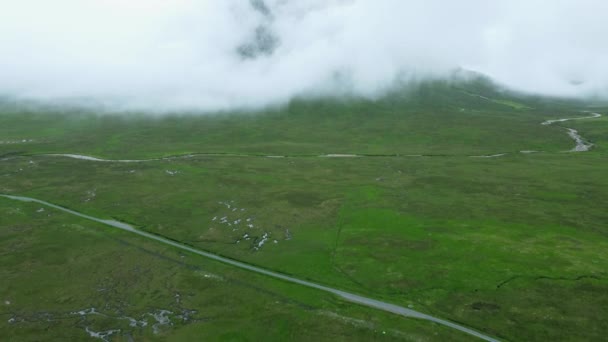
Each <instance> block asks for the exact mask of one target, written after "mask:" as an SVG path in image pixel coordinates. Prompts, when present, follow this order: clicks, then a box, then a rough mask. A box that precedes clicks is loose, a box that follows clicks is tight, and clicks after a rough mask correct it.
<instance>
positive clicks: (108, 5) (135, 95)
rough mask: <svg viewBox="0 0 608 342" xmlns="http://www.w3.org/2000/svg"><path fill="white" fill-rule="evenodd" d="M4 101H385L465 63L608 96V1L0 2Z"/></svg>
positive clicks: (532, 84)
mask: <svg viewBox="0 0 608 342" xmlns="http://www.w3.org/2000/svg"><path fill="white" fill-rule="evenodd" d="M0 9H1V12H2V20H0V94H2V95H15V96H19V97H23V98H33V99H43V100H44V99H52V100H65V99H89V100H95V101H98V102H102V103H112V104H115V105H120V106H124V107H126V108H137V109H146V110H180V109H201V110H217V109H231V108H240V107H256V106H263V105H268V104H276V103H281V102H284V101H286V100H288V99H290V98H292V97H293V96H296V95H302V94H304V95H306V94H316V95H319V94H321V95H322V94H339V93H342V92H350V93H355V94H358V95H363V96H375V95H377V94H380V93H382V91H384V90H385V89H387V88H388V87H390V86H391V85H392V84H393V82H394V81H395V80H396V79H402V80H403V79H405V80H407V79H408V78H420V77H442V76H446V75H448V74H449V72H450V71H451V70H454V69H455V68H458V67H464V68H468V69H472V70H476V71H480V72H483V73H486V74H488V75H490V76H491V77H494V78H495V79H496V80H498V81H499V82H502V83H505V84H506V85H508V86H512V87H514V88H517V89H521V90H525V91H530V92H537V93H543V94H552V95H575V96H586V95H597V94H601V95H604V96H605V95H608V43H607V41H608V40H607V38H606V37H608V21H606V20H605V18H603V17H604V16H605V14H606V13H608V2H606V1H604V0H495V1H487V0H460V1H445V0H265V1H261V0H251V1H249V0H173V1H171V0H164V1H163V0H129V1H123V0H53V1H45V0H38V1H37V0H19V1H13V0H0Z"/></svg>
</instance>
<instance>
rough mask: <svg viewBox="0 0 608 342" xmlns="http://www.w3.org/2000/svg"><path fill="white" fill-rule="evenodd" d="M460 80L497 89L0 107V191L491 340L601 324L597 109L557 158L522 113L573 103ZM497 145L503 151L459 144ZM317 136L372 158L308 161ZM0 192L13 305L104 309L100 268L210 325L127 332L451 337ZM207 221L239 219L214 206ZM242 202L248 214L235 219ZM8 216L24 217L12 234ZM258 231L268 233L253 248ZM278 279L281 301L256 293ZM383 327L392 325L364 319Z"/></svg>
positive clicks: (540, 117)
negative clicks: (249, 109)
mask: <svg viewBox="0 0 608 342" xmlns="http://www.w3.org/2000/svg"><path fill="white" fill-rule="evenodd" d="M470 87H472V89H470V90H469V92H475V93H477V94H481V95H483V96H486V97H488V96H489V97H492V98H499V99H502V100H498V101H501V102H504V101H503V100H505V101H508V103H509V104H510V105H507V106H505V104H507V103H503V104H499V103H496V102H492V101H487V100H484V99H481V98H477V97H472V96H469V95H466V94H464V93H462V91H459V90H458V89H456V90H454V89H452V88H450V86H448V85H441V84H440V85H433V86H426V88H425V86H422V87H421V88H420V89H418V90H415V91H411V92H410V93H409V95H408V96H401V95H400V94H393V95H391V96H389V97H386V98H383V99H380V100H377V101H367V100H354V99H353V100H349V101H338V100H318V101H294V102H293V103H292V104H290V106H289V107H287V108H285V109H282V110H268V111H265V112H263V113H258V114H226V115H220V116H181V117H179V116H174V117H160V118H148V117H145V116H132V117H123V116H118V115H105V116H95V115H92V114H83V115H74V114H73V113H72V114H70V113H37V112H30V113H25V114H24V113H17V112H16V111H12V112H11V113H5V114H2V115H0V127H2V128H1V131H0V133H1V134H0V135H1V136H2V137H1V138H0V140H11V139H34V140H35V141H34V142H32V143H25V144H3V145H2V144H0V151H2V152H0V153H2V154H5V155H7V156H11V155H12V156H13V157H12V158H9V159H7V160H4V161H2V162H0V193H7V194H18V195H24V196H31V197H36V198H40V199H44V200H47V201H51V202H53V203H56V204H59V205H63V206H65V207H68V208H72V209H75V210H78V211H81V212H84V213H87V214H90V215H94V216H98V217H101V218H114V219H117V220H121V221H124V222H129V223H132V224H134V225H136V226H138V227H140V228H141V229H144V230H147V231H150V232H154V233H158V234H162V235H164V236H167V237H170V238H172V239H176V240H179V241H182V242H184V243H188V244H191V245H194V246H196V247H198V248H201V249H205V250H209V251H212V252H215V253H219V254H222V255H226V256H229V257H231V258H235V259H239V260H244V261H246V262H249V263H252V264H256V265H260V266H264V267H266V268H269V269H273V270H277V271H280V272H284V273H288V274H292V275H295V276H298V277H300V278H304V279H310V280H313V281H316V282H319V283H323V284H328V285H332V286H335V287H338V288H342V289H345V290H350V291H353V292H356V293H360V294H363V295H368V296H371V297H373V298H378V299H382V300H386V301H389V302H393V303H395V304H399V305H403V306H411V307H413V308H415V309H417V310H419V311H423V312H428V313H431V314H433V315H436V316H439V317H443V318H447V319H451V320H453V321H456V322H459V323H461V324H464V325H467V326H470V327H473V328H476V329H478V330H480V331H483V332H485V333H488V334H491V335H493V336H496V337H498V338H501V339H505V340H539V341H540V340H562V339H568V340H598V339H602V338H603V336H605V334H606V333H607V332H608V331H607V330H606V327H605V325H604V324H603V321H604V319H603V318H605V317H608V312H607V309H606V308H607V307H608V306H607V305H606V304H608V303H607V301H608V295H607V293H608V280H607V278H606V277H607V271H606V268H605V265H606V264H608V260H607V259H608V256H607V255H606V253H605V251H606V250H607V249H608V240H607V237H608V228H607V226H606V223H607V222H608V213H607V212H606V210H605V209H606V207H607V205H608V203H607V200H606V198H608V197H607V195H608V193H607V192H608V190H607V189H608V178H606V176H605V175H606V174H608V164H606V163H605V157H606V155H605V146H608V141H606V139H605V136H606V134H607V133H608V126H606V125H604V123H606V122H608V121H606V120H607V119H606V118H600V119H593V120H581V121H573V122H567V123H563V126H565V127H574V128H577V129H578V130H579V131H580V133H581V135H582V136H583V137H585V138H587V139H589V140H592V141H593V142H595V143H596V144H597V147H596V148H595V149H594V150H593V151H591V152H589V153H563V151H566V150H569V149H570V148H572V146H573V142H572V141H571V139H569V138H568V136H567V134H565V131H564V129H563V128H562V127H560V126H558V125H555V126H542V125H540V123H541V122H542V121H544V120H546V119H555V118H560V117H572V116H573V114H574V113H576V112H577V111H578V108H577V107H576V106H577V105H578V104H576V103H566V102H556V101H549V102H547V101H544V100H543V101H541V100H539V99H530V98H509V97H508V96H507V95H506V94H504V93H491V92H490V90H488V89H487V88H484V87H480V86H479V85H470ZM476 87H477V88H476ZM488 92H490V93H488ZM414 95H415V96H414ZM515 104H517V106H515ZM519 104H521V106H519ZM528 107H529V108H528ZM530 108H536V109H530ZM600 112H601V111H600ZM523 150H538V151H544V152H543V153H536V154H522V153H519V151H523ZM52 152H55V153H82V154H91V155H95V156H100V157H109V158H150V157H157V156H164V155H173V154H182V153H190V152H221V153H244V154H252V155H257V154H261V155H264V154H279V155H291V156H293V157H292V158H283V159H270V158H264V157H255V156H250V157H229V156H223V157H210V156H197V157H193V158H188V159H175V160H163V161H154V162H147V163H134V164H121V163H95V162H90V161H82V160H74V159H67V158H58V157H48V156H39V155H37V154H41V153H52ZM502 152H507V153H509V154H508V155H506V156H504V157H500V158H470V157H469V156H471V155H486V154H488V155H489V154H496V153H502ZM325 153H360V154H371V155H376V156H375V157H367V158H344V159H333V158H316V157H314V156H316V155H320V154H325ZM408 154H424V155H427V156H425V157H406V156H405V155H408ZM380 155H390V156H384V157H383V156H380ZM395 155H400V156H395ZM167 171H172V172H173V171H177V172H178V173H176V174H174V175H171V174H169V173H167ZM225 203H229V205H230V206H231V207H230V208H228V207H227V206H226V204H225ZM235 207H236V208H238V209H237V211H233V209H234V208H235ZM0 208H2V210H4V211H3V214H2V215H1V216H0V218H1V219H2V221H1V224H0V232H1V233H2V234H3V235H2V240H0V243H1V244H2V245H1V246H2V247H3V248H4V250H5V251H7V252H5V255H9V256H10V257H6V258H4V259H3V260H2V262H3V266H2V268H1V269H2V272H4V273H3V274H2V275H3V277H2V278H3V279H11V280H10V281H9V282H6V285H3V286H4V287H3V288H0V289H1V291H2V292H0V296H4V297H6V298H8V297H11V298H12V297H15V298H22V299H20V300H19V303H20V304H19V305H21V303H22V304H23V306H20V307H18V309H19V310H21V311H19V312H23V313H24V314H25V313H27V314H28V315H30V316H28V317H31V313H33V312H39V311H53V312H59V313H60V312H63V313H65V312H67V310H75V309H81V308H84V307H87V306H88V307H90V306H93V305H94V306H101V305H103V300H102V299H101V298H102V297H101V295H100V294H99V293H97V292H95V291H96V290H95V288H96V286H97V285H98V284H99V283H101V282H102V280H103V279H106V278H107V279H108V280H107V282H108V283H112V284H114V283H116V284H118V285H117V286H118V288H117V289H116V291H115V293H116V296H119V297H120V298H121V300H122V301H128V302H129V308H131V309H132V311H129V312H130V313H132V314H134V315H135V314H138V313H141V312H144V311H145V309H147V308H151V307H154V308H158V305H159V304H158V303H168V304H167V305H169V304H171V303H173V304H174V302H172V300H174V299H172V298H173V297H172V296H174V293H173V292H172V291H173V289H179V292H180V293H193V294H195V295H193V297H192V298H191V303H189V304H190V307H192V308H195V309H196V310H198V311H199V312H200V313H201V317H202V318H205V319H208V320H209V321H205V320H203V321H201V322H195V323H191V324H183V325H181V324H180V325H176V326H175V327H172V328H171V329H167V330H166V331H164V332H163V335H158V336H157V335H154V334H153V333H152V332H151V331H149V330H146V331H139V332H137V334H140V335H134V336H141V337H143V338H144V339H151V340H154V339H173V340H189V339H192V338H193V337H194V336H196V337H197V338H198V336H204V337H208V339H211V340H259V339H271V340H285V339H296V340H297V339H301V340H305V339H306V340H309V339H310V338H316V339H320V340H330V339H340V340H346V339H349V340H350V339H358V340H375V339H385V338H394V339H405V340H426V339H429V340H445V339H450V340H452V339H455V338H463V336H461V335H452V334H453V332H451V331H446V330H445V329H439V328H437V327H436V326H434V325H432V324H427V323H423V322H417V321H412V320H407V319H402V318H399V317H394V316H391V315H386V314H382V313H379V312H376V311H373V310H368V309H364V308H359V307H357V306H353V305H351V304H348V303H343V302H340V301H339V300H337V299H336V298H333V297H331V296H325V295H323V294H320V293H316V292H315V291H312V290H307V289H302V288H299V287H297V286H294V285H289V284H283V283H281V282H277V281H274V280H271V279H265V278H263V277H259V276H255V275H253V274H249V273H247V272H243V271H238V270H234V269H231V268H229V267H226V266H222V265H217V264H213V263H210V262H207V261H206V260H200V259H199V258H196V257H194V256H185V257H184V258H185V260H184V259H183V258H182V257H181V256H180V255H179V253H178V252H177V251H174V250H171V249H164V248H162V247H160V246H157V245H155V244H154V243H151V242H145V241H141V240H140V239H138V238H136V237H129V236H122V233H119V232H112V231H111V230H108V229H107V228H104V227H99V226H97V225H95V224H91V223H88V222H81V221H79V220H77V219H74V218H70V217H66V216H65V215H62V214H59V213H53V215H52V216H51V217H47V216H44V215H41V214H39V213H37V212H36V211H35V209H37V208H36V207H35V206H29V205H22V204H18V203H12V202H8V201H6V200H1V201H0ZM241 209H244V210H241ZM224 216H226V217H227V218H229V220H230V222H231V223H234V221H235V220H238V219H241V220H242V223H239V224H235V225H234V226H228V225H227V224H221V223H219V222H218V221H219V220H220V218H221V217H224ZM214 217H215V218H216V219H215V220H214ZM247 218H249V219H251V221H250V222H251V223H252V224H254V228H247V227H245V226H244V223H245V222H246V221H245V220H246V219H247ZM235 226H238V227H239V228H238V230H233V228H234V227H235ZM15 227H30V228H29V230H28V232H29V233H28V235H24V234H21V233H15V231H14V229H15ZM17 231H18V230H17ZM18 232H19V231H18ZM245 233H247V234H249V237H250V240H246V239H245V238H244V237H243V235H244V234H245ZM264 233H268V234H269V236H270V240H268V242H267V243H266V244H265V245H264V246H263V247H262V248H261V249H259V250H256V249H255V248H254V247H256V246H257V244H258V243H259V241H260V239H261V237H262V236H263V234H264ZM117 240H120V241H126V242H128V244H127V245H125V244H123V243H121V242H118V241H117ZM274 240H276V243H274ZM236 241H239V243H236ZM11 248H12V249H11ZM142 248H143V249H145V251H143V250H142ZM159 255H162V257H161V256H159ZM169 259H170V260H169ZM180 262H182V263H187V264H188V265H196V266H197V267H202V268H203V269H205V270H208V272H211V273H213V274H218V275H221V276H222V277H225V278H230V279H232V280H231V281H229V282H220V283H217V284H216V283H214V282H213V281H211V280H208V279H206V278H204V279H203V278H201V277H200V276H197V271H194V270H193V269H192V267H189V266H188V267H186V266H180V267H176V265H181V264H180ZM66 265H69V267H66ZM91 265H95V267H91ZM135 267H142V268H144V269H146V270H147V271H146V272H147V273H146V274H147V275H146V277H147V278H143V279H145V280H141V281H139V282H138V281H137V280H136V279H135V278H134V279H131V278H133V277H135V276H134V275H133V274H134V273H133V271H132V270H133V269H135ZM24 270H31V274H30V273H28V272H26V271H24ZM168 272H169V273H170V274H172V276H171V277H169V278H167V277H166V274H167V273H168ZM171 272H173V273H171ZM81 274H86V275H87V276H86V277H79V275H81ZM4 276H6V277H4ZM104 277H105V278H104ZM45 282H46V283H45ZM242 283H247V284H248V285H247V286H245V285H239V284H242ZM49 284H50V285H52V286H46V285H49ZM167 289H171V290H167ZM254 289H258V290H254ZM260 289H264V291H262V290H260ZM265 291H270V292H272V293H274V294H269V293H267V292H265ZM277 296H279V297H280V298H281V300H279V302H280V303H282V304H281V305H275V303H274V301H275V298H277ZM64 297H65V298H67V299H62V300H58V299H56V298H64ZM35 298H43V301H40V300H38V299H35ZM0 299H2V298H0ZM296 302H297V303H304V304H306V305H310V306H312V307H313V308H312V309H311V308H308V309H304V308H303V307H301V306H300V305H299V304H296ZM11 305H12V304H11ZM112 305H118V304H112ZM235 307H236V308H238V309H234V308H235ZM111 308H114V307H111ZM207 309H209V311H205V310H207ZM260 312H263V314H260ZM10 313H11V312H10V311H6V310H5V312H4V315H5V316H6V315H8V314H10ZM203 313H204V314H203ZM336 314H337V315H340V316H344V317H350V318H352V319H343V318H336V317H337V316H336ZM7 319H8V318H7ZM70 319H72V318H70ZM70 319H66V320H65V321H64V320H62V321H61V322H65V323H57V324H58V325H57V326H56V328H52V327H48V328H49V329H48V331H50V332H51V334H57V335H53V336H56V337H54V338H56V339H62V338H64V339H65V338H67V337H66V336H68V335H62V334H72V335H69V336H76V337H79V336H80V337H82V336H86V335H82V334H83V331H82V324H80V323H78V322H74V321H73V319H72V320H70ZM353 319H354V320H353ZM4 322H6V320H4ZM369 322H371V323H373V324H372V325H373V327H372V328H370V325H369ZM2 324H5V325H4V326H2V325H0V330H2V331H3V332H6V334H9V335H7V336H15V338H18V339H24V340H27V339H31V340H36V339H37V338H39V337H40V336H41V334H43V331H45V330H44V329H46V328H47V326H45V325H44V324H46V323H42V322H40V320H38V321H36V322H33V323H31V324H30V323H28V324H25V323H24V324H20V325H18V326H16V325H6V323H2ZM79 324H80V325H79ZM95 324H97V322H96V323H95ZM103 324H106V325H107V326H110V325H111V324H110V323H109V322H105V323H104V322H101V321H100V322H99V325H100V326H102V325H103ZM270 326H272V328H269V327H270ZM16 327H18V328H16ZM68 327H70V328H69V329H68ZM66 329H67V330H66ZM70 329H72V330H70ZM124 329H126V327H125V328H124ZM381 329H383V330H381ZM144 330H145V329H144ZM389 330H391V331H393V330H396V331H399V332H395V331H393V332H391V333H390V334H387V335H383V334H381V331H389ZM435 333H437V334H438V335H435ZM6 334H4V335H6ZM11 334H12V335H11ZM78 334H80V335H78ZM133 334H136V332H133ZM454 334H455V333H454ZM464 338H466V337H464Z"/></svg>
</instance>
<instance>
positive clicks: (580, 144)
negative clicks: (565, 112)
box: [542, 112, 602, 152]
mask: <svg viewBox="0 0 608 342" xmlns="http://www.w3.org/2000/svg"><path fill="white" fill-rule="evenodd" d="M587 113H588V112H587ZM601 116H602V114H599V113H591V116H584V117H580V118H566V119H555V120H547V121H545V122H543V123H542V125H543V126H549V125H553V124H554V123H559V122H566V121H572V120H584V119H597V118H599V117H601ZM566 130H567V131H568V135H569V136H570V138H572V140H574V141H575V142H576V146H575V147H574V148H573V149H572V150H570V151H571V152H587V151H589V150H590V149H591V148H592V147H593V146H594V145H593V144H592V143H590V142H587V141H585V140H584V139H583V137H581V135H580V134H578V131H577V130H575V129H573V128H566Z"/></svg>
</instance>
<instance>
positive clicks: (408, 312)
mask: <svg viewBox="0 0 608 342" xmlns="http://www.w3.org/2000/svg"><path fill="white" fill-rule="evenodd" d="M0 197H3V198H7V199H10V200H15V201H21V202H29V203H38V204H41V205H44V206H47V207H50V208H53V209H57V210H60V211H63V212H66V213H68V214H71V215H74V216H78V217H81V218H84V219H87V220H91V221H95V222H98V223H101V224H104V225H106V226H110V227H113V228H118V229H121V230H124V231H127V232H130V233H134V234H137V235H139V236H142V237H144V238H147V239H150V240H155V241H157V242H160V243H163V244H165V245H169V246H172V247H175V248H179V249H181V250H185V251H188V252H190V253H194V254H197V255H200V256H203V257H206V258H209V259H212V260H215V261H219V262H221V263H224V264H228V265H231V266H234V267H238V268H241V269H245V270H248V271H252V272H255V273H258V274H263V275H266V276H269V277H272V278H275V279H280V280H283V281H287V282H290V283H294V284H298V285H302V286H306V287H310V288H314V289H317V290H321V291H325V292H328V293H331V294H333V295H336V296H338V297H340V298H342V299H344V300H346V301H349V302H351V303H356V304H359V305H363V306H367V307H370V308H374V309H378V310H382V311H385V312H389V313H393V314H397V315H400V316H404V317H408V318H415V319H421V320H426V321H430V322H434V323H437V324H440V325H443V326H446V327H449V328H452V329H456V330H458V331H461V332H463V333H466V334H469V335H472V336H475V337H478V338H480V339H482V340H485V341H492V342H495V341H498V340H497V339H495V338H493V337H490V336H487V335H484V334H482V333H480V332H477V331H475V330H473V329H470V328H467V327H465V326H462V325H459V324H456V323H453V322H450V321H447V320H444V319H441V318H437V317H434V316H430V315H427V314H424V313H422V312H418V311H415V310H412V309H408V308H404V307H402V306H398V305H395V304H390V303H387V302H382V301H379V300H376V299H372V298H368V297H364V296H360V295H357V294H354V293H350V292H346V291H342V290H339V289H336V288H332V287H329V286H325V285H321V284H317V283H313V282H310V281H307V280H302V279H299V278H295V277H292V276H288V275H285V274H282V273H278V272H275V271H271V270H267V269H264V268H261V267H258V266H253V265H250V264H246V263H244V262H240V261H237V260H233V259H229V258H226V257H223V256H220V255H217V254H213V253H210V252H206V251H203V250H199V249H196V248H192V247H190V246H187V245H184V244H181V243H179V242H176V241H173V240H169V239H166V238H164V237H161V236H158V235H154V234H151V233H148V232H145V231H142V230H139V229H136V228H135V227H133V226H131V225H129V224H126V223H123V222H118V221H115V220H104V219H100V218H97V217H93V216H90V215H86V214H83V213H80V212H77V211H74V210H71V209H68V208H64V207H62V206H59V205H56V204H53V203H49V202H46V201H42V200H39V199H35V198H30V197H22V196H11V195H3V194H0Z"/></svg>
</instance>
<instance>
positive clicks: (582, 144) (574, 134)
mask: <svg viewBox="0 0 608 342" xmlns="http://www.w3.org/2000/svg"><path fill="white" fill-rule="evenodd" d="M590 114H591V116H584V117H580V118H565V119H553V120H547V121H544V122H542V123H541V124H542V125H543V126H550V125H553V124H555V123H562V122H567V121H572V120H584V119H597V118H599V117H601V116H602V114H599V113H590ZM565 129H566V130H567V131H568V135H569V136H570V137H571V138H572V140H574V141H575V142H576V146H575V147H574V148H573V149H572V150H570V151H571V152H587V151H589V150H591V148H592V147H593V146H594V144H592V143H590V142H588V141H586V140H585V139H583V137H581V135H580V134H579V132H578V131H577V130H575V129H572V128H565ZM535 152H539V151H521V153H525V154H529V153H535ZM508 154H509V153H498V154H490V155H474V156H473V155H472V156H468V157H471V158H498V157H503V156H506V155H508ZM39 156H46V157H64V158H72V159H80V160H87V161H93V162H105V163H145V162H154V161H163V160H177V159H188V158H194V157H199V156H200V157H259V158H276V159H280V158H364V157H433V155H362V154H339V153H329V154H322V155H264V154H239V153H191V154H186V155H176V156H169V157H162V158H150V159H104V158H98V157H93V156H89V155H83V154H71V153H48V154H39Z"/></svg>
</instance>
